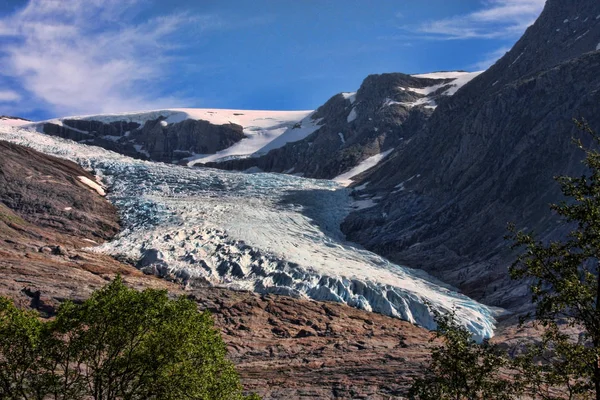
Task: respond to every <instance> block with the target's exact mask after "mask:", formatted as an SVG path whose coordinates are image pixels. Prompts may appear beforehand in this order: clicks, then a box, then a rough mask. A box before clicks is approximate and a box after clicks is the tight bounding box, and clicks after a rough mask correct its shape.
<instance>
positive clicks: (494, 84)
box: [492, 81, 500, 86]
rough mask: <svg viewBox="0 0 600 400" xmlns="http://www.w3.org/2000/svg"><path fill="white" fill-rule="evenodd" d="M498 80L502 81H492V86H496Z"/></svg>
mask: <svg viewBox="0 0 600 400" xmlns="http://www.w3.org/2000/svg"><path fill="white" fill-rule="evenodd" d="M498 82H500V81H496V82H494V83H492V86H496V85H497V84H498Z"/></svg>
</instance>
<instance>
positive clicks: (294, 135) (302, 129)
mask: <svg viewBox="0 0 600 400" xmlns="http://www.w3.org/2000/svg"><path fill="white" fill-rule="evenodd" d="M313 114H314V113H312V112H311V113H310V114H308V115H307V116H306V117H304V119H302V120H301V121H300V122H295V123H294V124H292V125H291V127H288V128H285V130H284V131H283V133H281V134H278V136H277V137H275V138H274V139H272V140H270V141H269V142H268V143H266V144H265V145H264V146H262V147H261V148H259V149H258V150H256V151H255V152H254V153H252V156H254V157H257V156H260V155H263V154H267V153H268V152H269V151H271V150H273V149H278V148H280V147H283V146H285V145H286V144H287V143H293V142H297V141H299V140H302V139H304V138H306V137H308V136H310V135H311V134H312V133H313V132H315V131H316V130H317V129H319V128H320V127H321V126H322V125H323V119H322V118H319V119H313V118H312V117H313ZM298 124H299V125H298ZM269 129H271V131H273V132H275V130H276V129H277V128H269ZM273 129H275V130H273ZM275 133H276V132H275ZM243 140H245V139H242V141H243ZM240 143H241V142H240ZM235 146H236V145H233V146H232V147H231V148H233V147H235Z"/></svg>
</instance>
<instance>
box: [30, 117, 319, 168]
mask: <svg viewBox="0 0 600 400" xmlns="http://www.w3.org/2000/svg"><path fill="white" fill-rule="evenodd" d="M310 114H311V111H251V110H219V109H173V110H157V111H147V112H140V113H122V114H113V115H91V116H84V117H67V118H60V119H54V120H48V121H42V122H38V123H36V124H34V125H33V126H35V127H36V128H37V129H38V130H39V131H40V132H43V133H45V134H48V135H52V136H58V137H62V138H65V139H71V140H75V141H77V142H79V143H84V144H89V145H95V146H100V147H103V148H105V149H108V150H112V151H115V152H117V153H120V154H124V155H127V156H130V157H134V158H139V159H143V160H152V161H161V162H167V163H180V164H190V165H192V164H194V163H196V162H209V161H215V160H220V159H225V160H227V159H230V158H237V157H248V156H251V155H253V154H261V152H264V151H265V150H264V149H267V148H276V147H277V146H283V145H284V144H285V143H286V142H287V141H290V140H299V139H302V138H304V136H306V135H307V134H309V133H310V132H312V131H313V130H314V129H315V128H316V127H315V124H314V123H313V121H312V120H311V119H310V118H308V116H309V115H310ZM277 143H279V145H278V144H277Z"/></svg>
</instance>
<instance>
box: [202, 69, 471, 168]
mask: <svg viewBox="0 0 600 400" xmlns="http://www.w3.org/2000/svg"><path fill="white" fill-rule="evenodd" d="M433 75H435V74H433ZM457 75H458V76H461V75H463V76H468V77H469V78H471V77H473V76H475V75H476V74H467V73H465V74H460V73H458V74H457ZM442 76H443V74H442ZM455 81H456V77H442V78H439V77H436V78H431V77H420V76H411V75H406V74H401V73H389V74H381V75H371V76H368V77H367V78H366V79H365V80H364V82H363V83H362V85H361V87H360V89H359V90H358V91H357V92H356V93H340V94H337V95H335V96H333V97H332V98H331V99H329V100H328V101H327V102H326V103H325V104H324V105H322V106H321V107H319V108H318V109H317V110H316V111H315V113H314V114H313V115H312V117H311V118H313V119H315V120H318V121H319V124H320V125H321V127H320V128H319V129H317V130H316V131H315V132H313V133H312V134H311V135H309V136H307V137H306V138H305V139H303V140H299V141H296V142H293V143H288V144H287V145H285V146H283V147H281V148H278V149H274V150H271V151H270V152H269V153H267V154H265V155H263V156H260V157H253V158H246V159H242V160H230V161H225V162H219V163H214V162H213V163H206V164H204V165H205V166H207V167H212V168H220V169H230V170H246V169H249V168H259V169H260V170H262V171H268V172H282V173H292V174H300V175H302V176H305V177H310V178H334V177H336V176H338V175H340V174H342V173H344V172H347V171H348V170H350V169H351V168H353V167H355V166H356V165H358V164H359V163H360V162H361V161H363V160H365V159H367V158H369V157H371V156H374V155H376V154H380V153H383V152H385V151H388V150H390V149H393V148H396V147H403V146H404V144H405V143H406V142H409V141H410V139H411V137H412V135H413V133H414V132H416V131H418V129H419V128H420V127H421V126H422V125H423V124H424V123H425V121H426V120H427V119H428V118H429V117H430V116H431V114H432V113H433V110H434V109H435V108H436V107H437V105H438V104H441V103H443V102H444V101H446V98H447V97H449V95H451V94H452V93H453V91H454V85H456V82H455Z"/></svg>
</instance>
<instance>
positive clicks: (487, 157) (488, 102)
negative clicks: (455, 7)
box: [342, 0, 600, 308]
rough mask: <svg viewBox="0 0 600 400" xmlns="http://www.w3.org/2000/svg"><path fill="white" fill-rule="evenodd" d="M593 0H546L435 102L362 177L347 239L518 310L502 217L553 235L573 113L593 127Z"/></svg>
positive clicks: (598, 34)
mask: <svg viewBox="0 0 600 400" xmlns="http://www.w3.org/2000/svg"><path fill="white" fill-rule="evenodd" d="M599 43H600V3H599V2H598V1H596V0H573V1H568V2H565V1H561V0H549V1H548V2H547V4H546V8H545V9H544V11H543V13H542V15H541V16H540V18H539V19H538V21H537V22H536V23H535V24H534V25H533V26H531V27H530V28H529V29H528V30H527V32H526V33H525V35H524V36H523V37H522V38H521V40H519V42H518V43H517V44H516V45H515V46H514V48H513V49H512V50H511V51H510V52H508V53H507V54H506V55H505V56H504V57H503V58H502V59H500V60H499V61H498V62H497V63H496V64H495V65H494V66H492V67H491V68H490V69H489V70H487V71H486V72H485V73H483V74H481V75H480V76H478V77H477V78H475V79H474V80H473V81H471V82H470V83H468V84H467V85H466V86H464V87H463V88H462V89H461V90H459V91H458V93H457V94H455V95H454V96H453V97H451V98H448V99H447V100H446V101H444V102H442V103H440V105H439V107H438V108H437V109H436V111H435V112H434V113H433V115H432V116H431V118H430V119H429V120H428V121H427V123H426V124H425V125H424V126H423V128H422V129H421V130H419V131H417V132H415V133H414V134H413V140H412V141H411V142H410V143H408V144H406V145H405V146H404V147H401V148H398V149H397V150H396V151H395V152H393V153H392V154H391V155H390V156H388V157H387V159H386V160H384V162H382V163H381V164H379V165H378V166H377V167H376V168H375V169H374V170H372V171H370V172H369V173H367V174H366V175H364V176H363V177H362V183H366V182H368V183H369V184H368V186H367V188H366V190H362V191H357V192H356V195H357V196H358V197H359V198H363V199H364V198H370V197H373V196H379V197H381V200H379V201H378V203H377V205H376V206H375V207H372V208H369V209H365V210H361V211H360V213H354V214H351V215H350V216H349V217H348V218H347V219H346V221H345V222H344V224H343V226H342V229H343V231H344V232H345V233H346V234H347V236H348V238H349V239H350V240H354V241H358V242H360V243H362V244H363V245H365V246H366V247H367V248H369V249H371V250H373V251H375V252H378V253H380V254H382V255H384V256H386V257H389V258H390V259H392V260H394V261H396V262H398V263H403V264H406V265H409V266H411V267H418V268H422V269H425V270H426V271H428V272H430V273H431V274H433V275H436V276H438V277H440V278H441V279H443V280H444V281H446V282H449V283H451V284H453V285H455V286H457V287H459V288H460V289H462V290H463V291H464V292H465V293H466V294H467V295H469V296H471V297H473V298H475V299H477V300H480V301H483V302H485V303H488V304H492V305H498V306H503V307H509V308H517V307H518V306H519V305H520V304H522V296H523V295H524V293H525V291H524V290H523V287H520V286H516V285H515V283H514V282H511V281H510V280H509V279H508V278H507V266H508V265H509V264H510V262H511V260H512V259H513V254H511V253H510V252H509V251H508V250H507V248H508V244H507V243H506V242H505V241H504V240H503V236H504V235H505V234H506V233H507V231H506V224H507V223H508V222H511V221H514V222H516V223H518V225H519V226H520V227H527V228H528V229H532V230H534V231H536V232H537V233H538V234H540V235H541V237H544V238H550V237H556V236H559V235H561V234H562V233H563V232H561V229H560V228H559V227H558V221H557V220H556V218H554V217H553V216H552V214H551V212H550V210H549V208H548V203H551V202H555V201H557V200H559V199H560V192H559V187H558V185H557V184H556V183H555V182H554V181H553V176H556V175H561V174H569V175H579V174H581V173H583V172H584V167H583V165H582V164H581V162H580V160H581V159H582V156H583V154H582V152H581V151H579V150H577V149H576V148H575V147H574V146H573V145H572V144H571V143H570V142H571V138H573V137H577V138H582V136H581V133H579V132H578V131H577V130H576V129H575V127H574V124H573V123H572V118H585V119H586V120H587V121H588V122H589V123H590V125H591V126H592V127H593V128H595V129H596V130H600V114H599V113H598V104H600V51H597V50H596V49H597V48H598V44H599Z"/></svg>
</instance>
